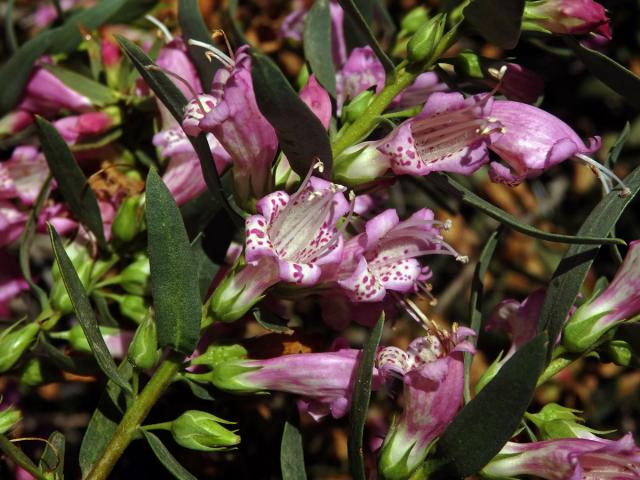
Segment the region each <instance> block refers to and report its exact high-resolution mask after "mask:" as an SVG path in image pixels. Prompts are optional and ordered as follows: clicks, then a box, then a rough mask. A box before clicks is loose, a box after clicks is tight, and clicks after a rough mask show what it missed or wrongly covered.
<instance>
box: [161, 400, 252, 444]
mask: <svg viewBox="0 0 640 480" xmlns="http://www.w3.org/2000/svg"><path fill="white" fill-rule="evenodd" d="M234 423H235V422H230V421H228V420H223V419H222V418H219V417H216V416H215V415H212V414H210V413H206V412H202V411H199V410H188V411H186V412H184V413H183V414H182V415H180V416H179V417H178V418H177V419H175V420H174V421H173V422H171V434H172V435H173V438H174V440H175V441H176V443H177V444H178V445H181V446H183V447H185V448H190V449H191V450H199V451H203V452H214V451H217V450H225V449H227V448H229V447H232V446H234V445H237V444H239V443H240V436H239V435H237V434H236V433H235V432H236V431H231V430H228V429H227V428H225V427H224V426H222V425H221V424H234Z"/></svg>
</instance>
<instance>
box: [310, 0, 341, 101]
mask: <svg viewBox="0 0 640 480" xmlns="http://www.w3.org/2000/svg"><path fill="white" fill-rule="evenodd" d="M302 45H303V47H304V56H305V58H306V59H307V61H308V62H309V65H310V66H311V71H312V72H313V73H314V74H315V76H316V78H317V79H318V81H319V82H320V84H321V85H322V86H323V87H324V88H326V89H327V91H328V92H329V93H330V94H331V96H332V97H334V98H335V96H336V70H335V68H334V66H333V57H332V51H331V15H330V13H329V1H328V0H316V1H315V2H314V3H313V5H312V7H311V9H310V10H309V13H307V16H306V18H305V21H304V39H303V43H302Z"/></svg>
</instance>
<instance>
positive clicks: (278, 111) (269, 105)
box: [251, 49, 332, 178]
mask: <svg viewBox="0 0 640 480" xmlns="http://www.w3.org/2000/svg"><path fill="white" fill-rule="evenodd" d="M251 56H252V58H253V68H252V70H251V75H252V77H253V88H254V90H255V94H256V101H257V103H258V108H260V111H261V112H262V114H263V115H264V116H265V117H266V118H267V120H268V121H269V123H270V124H271V125H272V126H273V128H274V129H275V131H276V134H277V135H278V140H279V141H280V148H282V151H283V152H284V154H285V155H286V156H287V159H288V160H289V163H290V164H291V168H292V169H293V170H294V171H295V172H296V173H297V174H298V175H300V176H301V177H302V178H304V177H305V176H306V175H307V172H309V169H310V168H312V166H313V164H314V163H315V161H316V159H319V160H321V161H322V163H323V166H324V173H322V174H321V176H323V177H325V178H330V176H331V165H332V155H331V144H330V143H329V136H328V135H327V131H326V130H325V128H324V127H323V126H322V123H320V120H318V117H316V116H315V115H314V114H313V112H312V111H311V110H309V107H307V106H306V105H305V103H304V102H303V101H302V100H300V98H299V97H298V94H297V93H296V92H295V91H294V90H293V88H292V87H291V85H290V84H289V82H288V81H287V79H286V78H285V76H284V75H283V74H282V72H281V71H280V69H279V68H278V67H277V66H276V64H275V63H273V61H272V60H271V59H270V58H269V57H267V56H266V55H264V54H263V53H260V52H258V51H257V50H255V49H252V50H251Z"/></svg>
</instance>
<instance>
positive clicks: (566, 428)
mask: <svg viewBox="0 0 640 480" xmlns="http://www.w3.org/2000/svg"><path fill="white" fill-rule="evenodd" d="M579 412H580V411H579V410H574V409H573V408H567V407H563V406H562V405H558V404H557V403H550V404H548V405H545V406H544V407H543V408H542V410H540V411H539V412H538V413H525V417H526V418H527V419H528V420H530V421H531V422H533V423H534V424H535V426H536V427H538V430H539V431H540V436H541V437H542V439H543V440H550V439H552V438H588V437H590V436H591V435H592V434H593V433H598V431H597V430H593V429H591V428H589V427H585V426H584V425H582V422H583V420H582V418H580V417H579V416H578V415H576V413H579Z"/></svg>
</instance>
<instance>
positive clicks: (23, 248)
mask: <svg viewBox="0 0 640 480" xmlns="http://www.w3.org/2000/svg"><path fill="white" fill-rule="evenodd" d="M51 178H52V177H51V174H49V175H48V176H47V179H46V180H45V181H44V183H43V184H42V187H41V188H40V192H39V193H38V198H37V199H36V203H35V205H34V206H33V209H32V210H31V213H30V214H29V219H28V220H27V223H26V224H25V226H24V230H23V231H22V235H21V236H20V253H19V259H20V270H21V271H22V276H23V277H24V279H25V280H26V281H27V283H28V284H29V287H30V288H31V290H32V291H33V292H34V294H35V295H36V297H38V302H39V303H40V307H41V308H42V309H43V310H44V308H45V306H47V305H48V304H49V299H48V296H47V294H46V292H45V291H44V290H43V289H42V288H40V287H39V286H38V285H36V283H35V282H34V281H33V277H32V276H31V265H30V257H31V242H33V237H34V235H35V233H36V226H37V222H38V217H39V216H40V212H41V211H42V207H43V206H44V202H45V201H46V200H47V198H49V187H50V186H51Z"/></svg>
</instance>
